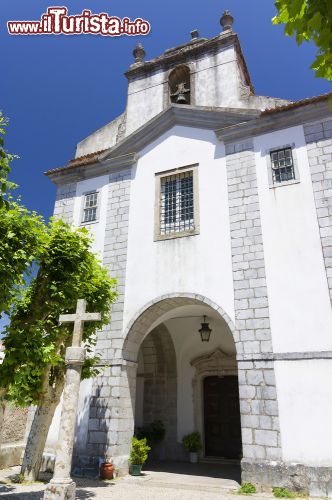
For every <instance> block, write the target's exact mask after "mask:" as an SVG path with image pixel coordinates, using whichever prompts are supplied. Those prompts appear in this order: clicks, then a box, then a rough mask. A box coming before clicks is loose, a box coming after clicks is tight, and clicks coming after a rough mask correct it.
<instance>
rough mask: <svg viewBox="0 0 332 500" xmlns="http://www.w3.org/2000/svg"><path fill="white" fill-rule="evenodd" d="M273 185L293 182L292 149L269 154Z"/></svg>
mask: <svg viewBox="0 0 332 500" xmlns="http://www.w3.org/2000/svg"><path fill="white" fill-rule="evenodd" d="M270 157H271V167H272V179H273V184H277V183H280V182H287V181H291V180H295V170H294V161H293V155H292V148H283V149H278V150H276V151H271V152H270Z"/></svg>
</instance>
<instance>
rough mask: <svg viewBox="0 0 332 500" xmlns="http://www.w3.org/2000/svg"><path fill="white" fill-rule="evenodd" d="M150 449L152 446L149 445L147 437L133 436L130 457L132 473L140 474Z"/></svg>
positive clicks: (133, 474)
mask: <svg viewBox="0 0 332 500" xmlns="http://www.w3.org/2000/svg"><path fill="white" fill-rule="evenodd" d="M150 450H151V448H150V446H148V444H147V440H146V438H144V439H137V438H136V437H133V439H132V442H131V452H130V457H129V463H130V474H131V475H132V476H140V474H141V470H142V465H143V464H144V463H145V462H146V461H147V458H148V454H149V451H150Z"/></svg>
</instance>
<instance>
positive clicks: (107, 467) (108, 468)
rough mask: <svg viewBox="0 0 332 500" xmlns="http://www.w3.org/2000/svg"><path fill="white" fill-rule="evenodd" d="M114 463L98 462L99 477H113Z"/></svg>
mask: <svg viewBox="0 0 332 500" xmlns="http://www.w3.org/2000/svg"><path fill="white" fill-rule="evenodd" d="M113 473H114V465H113V464H109V463H106V462H104V463H102V464H100V470H99V475H100V479H113Z"/></svg>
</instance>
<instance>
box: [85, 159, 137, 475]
mask: <svg viewBox="0 0 332 500" xmlns="http://www.w3.org/2000/svg"><path fill="white" fill-rule="evenodd" d="M130 183H131V170H130V169H128V170H125V171H121V172H115V173H112V174H110V178H109V192H108V205H107V224H106V233H105V246H104V255H103V264H104V266H105V267H107V268H108V269H109V271H110V274H111V276H112V278H116V279H117V282H118V286H117V290H118V293H119V296H118V299H117V301H116V302H115V304H113V307H112V316H111V322H110V324H109V325H107V326H106V327H104V328H103V330H102V331H100V332H99V333H98V336H97V344H96V354H97V355H98V356H100V358H101V364H102V365H104V366H105V365H107V368H104V370H103V372H102V374H101V375H100V376H99V377H97V378H96V379H95V380H94V384H93V389H92V396H91V401H90V418H89V431H88V432H89V434H88V444H87V448H86V456H85V457H76V458H75V466H76V467H75V470H77V471H79V472H83V473H86V474H90V475H91V473H92V474H95V473H96V472H97V469H98V461H99V458H103V457H104V456H105V455H108V456H112V458H113V459H114V464H115V466H116V467H117V468H118V469H120V471H121V470H124V471H125V470H126V467H127V459H128V454H129V445H128V443H130V440H131V437H132V435H133V431H134V429H133V424H132V425H131V426H130V425H128V422H129V423H132V422H133V415H132V412H133V410H132V408H134V407H135V404H134V401H135V399H134V398H135V394H134V392H135V385H136V380H135V377H136V364H135V363H126V362H125V361H123V359H122V346H123V305H124V293H125V279H126V263H127V240H128V223H129V200H130Z"/></svg>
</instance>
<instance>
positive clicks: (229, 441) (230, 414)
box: [204, 375, 242, 459]
mask: <svg viewBox="0 0 332 500" xmlns="http://www.w3.org/2000/svg"><path fill="white" fill-rule="evenodd" d="M204 430H205V456H207V457H209V456H210V457H223V458H232V459H240V458H241V456H242V438H241V418H240V401H239V387H238V377H236V376H235V375H234V376H233V375H230V376H226V377H206V378H205V379H204Z"/></svg>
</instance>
